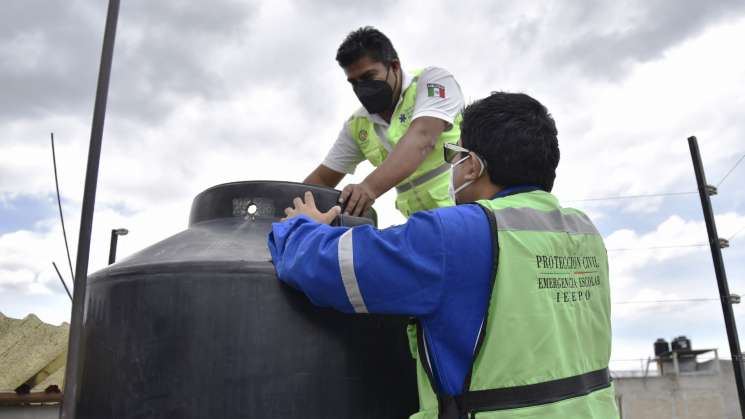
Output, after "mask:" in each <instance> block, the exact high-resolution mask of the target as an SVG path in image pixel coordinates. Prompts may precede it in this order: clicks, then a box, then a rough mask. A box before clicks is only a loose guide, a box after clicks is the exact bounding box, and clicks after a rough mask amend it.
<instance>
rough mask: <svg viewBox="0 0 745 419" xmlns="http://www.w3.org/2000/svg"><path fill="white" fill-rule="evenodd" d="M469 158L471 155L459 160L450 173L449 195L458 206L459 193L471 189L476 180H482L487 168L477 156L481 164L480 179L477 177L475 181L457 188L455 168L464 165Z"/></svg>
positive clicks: (467, 182)
mask: <svg viewBox="0 0 745 419" xmlns="http://www.w3.org/2000/svg"><path fill="white" fill-rule="evenodd" d="M469 157H471V155H470V154H469V155H467V156H466V157H463V158H462V159H460V160H458V161H457V162H455V163H453V168H452V169H451V170H452V171H451V172H450V185H449V186H448V195H450V200H451V201H453V202H454V203H456V204H457V203H458V201H457V200H456V196H457V195H458V192H460V191H462V190H463V189H465V188H467V187H469V186H470V185H471V184H472V183H473V182H475V181H476V179H478V178H480V177H481V175H483V174H484V167H485V165H484V162H483V161H481V159H479V158H478V156H477V157H476V158H477V159H478V161H479V163H480V164H481V170H480V171H479V175H478V177H476V179H473V180H469V181H466V182H464V183H463V184H462V185H460V186H458V188H456V187H455V183H454V182H455V166H457V165H459V164H461V163H463V162H464V161H466V159H467V158H469Z"/></svg>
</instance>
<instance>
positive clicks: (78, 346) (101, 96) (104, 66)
mask: <svg viewBox="0 0 745 419" xmlns="http://www.w3.org/2000/svg"><path fill="white" fill-rule="evenodd" d="M118 17H119V0H109V7H108V12H107V15H106V29H105V30H104V37H103V47H102V50H101V65H100V67H99V70H98V86H97V87H96V102H95V105H94V107H93V123H92V126H91V139H90V146H89V148H88V166H87V168H86V172H85V190H84V192H83V208H82V212H81V215H80V236H79V238H78V252H77V258H76V262H75V269H76V271H75V284H74V288H73V297H72V314H71V318H70V337H69V341H68V351H67V366H66V371H65V389H64V390H65V393H64V401H63V403H62V409H61V410H60V417H61V418H64V419H73V418H75V417H76V408H77V404H78V400H79V399H80V392H79V388H78V386H79V385H80V382H81V378H82V377H83V371H84V367H85V366H84V365H83V360H84V359H85V354H84V350H85V344H84V342H83V337H84V334H83V327H84V325H83V314H84V313H83V311H84V308H85V298H86V282H87V280H88V256H89V253H90V242H91V230H92V228H93V210H94V207H95V203H96V184H97V182H98V163H99V160H100V157H101V142H102V139H103V127H104V119H105V116H106V99H107V97H108V94H109V79H110V76H111V61H112V58H113V55H114V39H115V37H116V23H117V19H118Z"/></svg>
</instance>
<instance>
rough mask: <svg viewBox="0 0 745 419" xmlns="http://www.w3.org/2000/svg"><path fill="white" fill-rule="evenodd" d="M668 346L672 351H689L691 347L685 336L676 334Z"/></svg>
mask: <svg viewBox="0 0 745 419" xmlns="http://www.w3.org/2000/svg"><path fill="white" fill-rule="evenodd" d="M670 347H671V348H672V350H673V351H678V352H680V351H690V350H691V349H692V348H691V340H690V339H688V338H687V337H685V336H678V337H677V338H675V339H673V340H672V342H671V343H670Z"/></svg>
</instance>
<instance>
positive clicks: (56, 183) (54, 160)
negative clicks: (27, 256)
mask: <svg viewBox="0 0 745 419" xmlns="http://www.w3.org/2000/svg"><path fill="white" fill-rule="evenodd" d="M50 135H51V137H52V165H53V166H54V186H55V187H56V188H57V208H59V220H60V223H62V237H64V238H65V251H67V264H68V265H70V278H72V280H73V282H75V274H74V273H73V269H72V259H70V246H68V244H67V231H66V230H65V217H64V216H62V199H60V193H59V181H58V180H57V156H56V155H55V153H54V133H53V132H52V133H50ZM52 264H53V265H54V262H52ZM54 269H57V265H54ZM57 274H58V275H59V270H57ZM59 279H62V276H61V275H60V278H59ZM62 284H63V285H64V284H65V281H64V280H63V281H62ZM65 290H67V285H65ZM67 294H68V295H69V294H70V291H67ZM70 298H71V299H72V297H70Z"/></svg>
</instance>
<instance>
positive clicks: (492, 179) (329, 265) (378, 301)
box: [269, 92, 613, 418]
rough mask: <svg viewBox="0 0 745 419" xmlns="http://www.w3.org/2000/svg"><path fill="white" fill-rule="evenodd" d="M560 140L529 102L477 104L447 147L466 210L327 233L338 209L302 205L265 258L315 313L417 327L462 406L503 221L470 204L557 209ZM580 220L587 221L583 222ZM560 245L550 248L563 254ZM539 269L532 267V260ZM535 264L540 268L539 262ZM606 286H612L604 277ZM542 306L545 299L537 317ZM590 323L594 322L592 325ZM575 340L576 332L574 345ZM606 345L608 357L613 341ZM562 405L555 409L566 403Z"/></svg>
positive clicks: (275, 235) (519, 97)
mask: <svg viewBox="0 0 745 419" xmlns="http://www.w3.org/2000/svg"><path fill="white" fill-rule="evenodd" d="M556 134H557V131H556V127H555V124H554V121H553V119H552V118H551V116H550V115H549V114H548V111H547V110H546V108H545V107H544V106H543V105H541V104H540V103H539V102H538V101H536V100H535V99H533V98H531V97H529V96H527V95H524V94H510V93H503V92H497V93H494V94H492V95H491V96H489V97H487V98H485V99H482V100H480V101H477V102H475V103H473V104H472V105H470V106H468V107H467V108H466V110H465V111H464V113H463V121H462V125H461V141H460V142H459V144H458V145H453V144H448V145H446V149H445V156H444V157H445V160H446V161H447V162H449V163H451V164H452V165H453V169H452V180H451V185H450V192H451V197H452V198H453V200H454V201H455V202H456V203H457V204H459V205H457V206H455V207H449V208H438V209H435V210H431V211H420V212H417V213H415V214H413V215H412V216H411V218H410V219H409V220H408V221H407V222H406V224H403V225H400V226H394V227H390V228H387V229H384V230H378V229H375V228H373V227H372V226H359V227H354V228H344V227H330V226H328V225H327V224H329V223H331V221H332V220H333V219H334V218H335V217H336V216H337V215H338V214H339V213H340V208H339V207H334V208H332V209H331V210H330V211H328V212H326V213H322V212H320V211H319V210H318V209H317V208H316V206H315V203H314V200H313V196H312V194H311V193H310V192H308V193H306V194H305V197H304V198H305V199H304V200H303V199H301V198H296V199H295V201H294V208H288V209H286V210H285V212H286V214H287V219H286V221H284V222H281V223H275V224H273V226H272V232H271V233H270V235H269V249H270V251H271V254H272V259H273V262H274V265H275V267H276V270H277V275H278V277H279V278H280V280H282V281H283V282H285V283H286V284H288V285H290V286H292V287H294V288H296V289H298V290H300V291H302V292H303V293H305V294H306V295H307V297H308V298H309V299H310V300H311V301H312V302H313V303H314V304H316V305H319V306H327V307H333V308H335V309H337V310H340V311H343V312H347V313H390V314H405V315H410V316H414V317H416V318H417V320H418V321H419V324H420V325H421V333H422V334H423V338H424V352H426V353H425V356H426V358H427V364H428V367H429V369H430V371H428V373H430V374H431V377H430V380H431V381H432V387H434V388H435V390H436V392H437V393H438V398H440V396H442V395H447V396H456V395H460V394H461V393H463V392H464V391H467V390H469V388H468V384H467V383H469V382H471V381H470V380H471V373H472V367H473V362H474V353H475V352H477V348H478V347H479V346H480V344H481V342H480V340H483V336H481V335H482V327H494V324H491V325H489V326H485V321H486V318H487V314H488V312H487V308H488V307H489V304H490V298H493V297H492V287H493V284H494V282H493V281H494V278H495V272H497V269H496V266H497V252H498V249H496V248H495V247H497V245H496V243H497V240H496V236H494V235H493V231H494V229H495V225H494V224H495V221H494V216H493V215H492V213H491V211H489V210H488V209H486V208H485V207H483V206H482V205H478V204H475V203H474V202H475V201H479V200H492V201H491V202H499V201H500V199H501V198H503V197H508V196H509V197H511V198H510V199H512V200H513V201H514V199H515V198H517V196H516V195H517V194H526V196H527V195H528V194H532V195H535V194H542V195H541V196H542V197H544V198H546V199H547V200H551V202H552V204H551V205H553V206H555V207H558V202H556V199H555V198H554V197H553V196H552V195H550V194H549V193H548V192H550V190H551V189H552V187H553V183H554V179H555V176H556V174H555V169H556V167H557V165H558V161H559V149H558V141H557V138H556ZM482 202H484V201H482ZM468 203H470V204H468ZM547 214H548V213H547ZM582 216H583V214H582ZM570 218H571V217H570ZM567 219H568V218H567ZM572 220H575V218H572ZM576 220H580V222H584V218H580V217H577V218H576ZM529 221H531V220H529ZM539 221H541V220H539ZM549 221H551V220H549ZM560 221H561V220H560ZM587 222H588V223H589V220H587ZM569 224H571V223H569ZM564 226H567V223H564ZM589 226H590V227H589V230H591V233H594V234H595V237H596V238H597V239H598V240H600V243H601V245H600V247H599V248H600V249H602V252H604V248H603V247H602V238H600V237H599V234H597V231H596V230H595V229H594V227H592V226H591V223H589ZM549 227H550V226H549ZM560 228H569V229H571V228H573V226H571V225H569V226H568V227H560ZM583 228H584V227H583ZM553 233H554V234H556V231H554V232H553ZM566 233H570V234H573V233H572V232H571V231H566ZM581 233H585V231H582V232H581ZM558 234H559V240H563V237H567V235H566V234H565V233H564V232H559V233H558ZM562 234H563V236H562ZM552 240H553V238H551V239H549V240H548V241H547V242H549V243H556V241H553V242H552ZM572 240H584V238H581V239H572ZM559 244H561V243H559ZM500 246H501V244H500ZM550 246H552V244H550V245H549V247H550ZM554 247H557V248H558V247H560V246H559V245H557V246H554ZM531 259H532V260H533V261H535V257H532V258H531ZM539 260H540V259H539ZM530 263H532V264H533V268H535V263H534V262H530ZM500 264H501V262H500ZM606 268H607V266H606ZM505 269H507V268H505ZM575 270H576V269H575ZM576 273H577V274H583V272H576ZM523 279H524V280H527V281H529V282H530V284H534V283H535V280H536V278H535V276H533V277H532V279H531V278H530V277H528V278H523ZM605 280H606V281H605V283H607V275H606V277H605ZM523 283H524V282H523ZM584 283H589V282H588V281H585V282H584ZM593 285H595V283H594V282H593ZM530 286H533V285H530ZM553 291H554V290H551V292H552V294H551V295H553ZM593 292H595V290H593ZM531 293H533V294H538V293H539V292H533V291H531ZM547 295H548V294H547ZM588 295H589V294H588ZM531 298H532V297H531ZM552 299H555V298H554V297H549V298H548V300H547V302H546V307H548V308H549V309H550V310H556V309H557V308H554V306H553V305H552V303H551V301H552ZM596 299H597V297H596ZM542 304H543V300H541V302H539V306H540V305H542ZM557 307H558V306H557ZM561 309H562V310H565V309H564V308H561ZM577 310H584V309H583V308H579V309H577ZM577 310H575V312H579V311H577ZM589 313H590V314H589V315H588V318H594V317H595V316H594V314H593V312H589ZM601 314H602V315H601V316H598V318H600V321H598V322H596V323H598V324H601V323H602V325H603V326H605V325H606V323H605V322H604V321H603V319H602V317H603V316H604V315H605V314H606V313H601ZM607 324H608V325H609V318H608V320H607ZM608 329H609V327H608ZM484 333H486V332H484ZM573 333H574V331H573V330H570V335H571V334H573ZM574 334H575V335H576V333H574ZM543 343H545V342H543ZM504 344H508V343H507V342H505V343H504ZM607 346H608V349H609V348H610V342H609V338H608V345H607ZM531 349H533V348H518V350H520V351H530V350H531ZM574 352H577V351H574ZM601 352H602V351H601ZM608 352H609V350H608ZM419 355H420V357H421V356H422V351H420V354H419ZM601 358H602V357H601ZM606 361H607V360H606ZM581 362H584V361H582V360H580V363H581ZM605 366H606V367H607V362H606V364H605ZM549 368H550V367H549ZM583 372H584V371H583ZM606 372H607V370H606ZM562 378H563V377H562ZM550 380H551V377H549V378H548V381H550ZM539 381H540V379H539ZM544 381H546V377H544ZM527 384H532V383H527ZM605 385H606V386H607V385H609V383H608V384H605ZM518 386H519V384H518ZM421 391H422V389H421V386H420V393H421ZM593 391H594V390H593ZM611 391H612V390H611ZM585 394H587V392H585ZM561 397H562V398H560V399H559V400H563V399H565V398H567V397H564V396H561ZM609 398H610V400H611V401H610V402H606V401H603V403H606V405H608V403H613V401H612V396H609ZM606 399H608V397H606ZM440 404H441V406H440V411H441V413H442V411H443V410H442V409H443V406H442V403H440ZM489 410H492V409H489ZM589 410H592V409H589ZM595 412H597V410H595ZM427 417H429V416H427ZM452 417H455V416H452ZM489 417H491V416H489ZM500 417H501V416H500ZM526 417H527V416H526ZM531 417H546V416H545V415H543V414H542V415H540V416H531ZM551 417H555V415H554V416H551ZM556 417H564V416H562V415H559V416H556ZM576 417H582V418H584V417H592V416H585V415H582V414H580V415H577V416H576Z"/></svg>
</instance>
